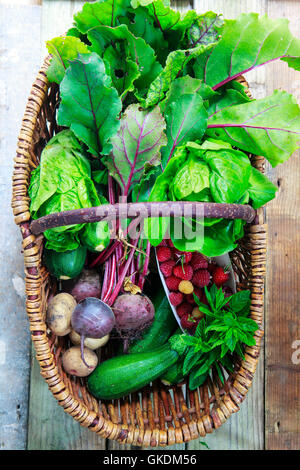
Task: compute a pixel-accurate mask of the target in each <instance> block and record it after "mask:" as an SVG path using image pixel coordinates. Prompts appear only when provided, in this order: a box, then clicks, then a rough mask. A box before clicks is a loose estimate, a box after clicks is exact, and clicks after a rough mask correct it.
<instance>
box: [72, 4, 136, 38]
mask: <svg viewBox="0 0 300 470" xmlns="http://www.w3.org/2000/svg"><path fill="white" fill-rule="evenodd" d="M129 6H130V0H105V1H102V0H100V1H98V2H93V3H89V2H86V3H85V4H84V5H83V7H82V10H81V11H80V12H78V13H77V14H76V15H74V22H75V26H76V27H77V29H78V30H79V31H80V32H81V33H87V32H88V30H89V29H91V28H93V27H95V26H99V25H108V26H115V25H116V24H117V23H116V20H117V18H118V17H119V16H126V12H127V9H128V7H129Z"/></svg>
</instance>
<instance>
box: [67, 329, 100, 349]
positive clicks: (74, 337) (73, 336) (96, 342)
mask: <svg viewBox="0 0 300 470" xmlns="http://www.w3.org/2000/svg"><path fill="white" fill-rule="evenodd" d="M69 336H70V340H71V341H72V343H73V344H75V345H78V344H80V335H79V334H78V333H77V332H76V331H75V330H71V332H70V334H69ZM108 340H109V335H106V336H103V337H102V338H85V340H84V345H85V346H86V347H87V348H89V349H98V348H101V347H102V346H104V345H105V344H106V343H107V341H108Z"/></svg>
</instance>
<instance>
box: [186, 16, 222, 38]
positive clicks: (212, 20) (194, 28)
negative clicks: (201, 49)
mask: <svg viewBox="0 0 300 470" xmlns="http://www.w3.org/2000/svg"><path fill="white" fill-rule="evenodd" d="M223 24H224V22H223V19H222V17H221V15H218V14H216V13H214V12H212V11H208V12H207V13H205V14H204V15H199V16H197V18H196V19H195V21H194V22H193V23H192V25H191V26H190V28H188V29H187V32H186V35H187V40H188V44H189V47H195V46H197V44H211V43H214V42H217V40H218V39H219V37H220V34H221V32H222V29H223Z"/></svg>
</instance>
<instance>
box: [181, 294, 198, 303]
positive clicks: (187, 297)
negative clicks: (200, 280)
mask: <svg viewBox="0 0 300 470" xmlns="http://www.w3.org/2000/svg"><path fill="white" fill-rule="evenodd" d="M193 294H194V292H193V293H192V294H186V295H185V296H184V299H185V301H186V302H188V303H189V304H191V305H196V302H195V300H194V295H193Z"/></svg>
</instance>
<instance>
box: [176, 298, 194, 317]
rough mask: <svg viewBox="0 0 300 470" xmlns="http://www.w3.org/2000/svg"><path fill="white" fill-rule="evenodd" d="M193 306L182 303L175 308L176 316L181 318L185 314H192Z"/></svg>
mask: <svg viewBox="0 0 300 470" xmlns="http://www.w3.org/2000/svg"><path fill="white" fill-rule="evenodd" d="M192 310H193V306H192V305H191V304H189V303H187V302H182V304H180V305H178V307H177V310H176V311H177V315H178V316H179V317H180V318H181V317H183V316H184V315H186V314H190V313H192Z"/></svg>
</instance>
